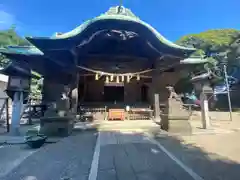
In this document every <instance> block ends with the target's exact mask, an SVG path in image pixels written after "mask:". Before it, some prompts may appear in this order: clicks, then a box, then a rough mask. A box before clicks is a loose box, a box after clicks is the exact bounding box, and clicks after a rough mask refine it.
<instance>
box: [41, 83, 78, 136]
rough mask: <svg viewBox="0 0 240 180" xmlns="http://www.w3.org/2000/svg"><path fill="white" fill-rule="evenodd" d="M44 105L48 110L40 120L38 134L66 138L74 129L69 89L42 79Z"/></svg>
mask: <svg viewBox="0 0 240 180" xmlns="http://www.w3.org/2000/svg"><path fill="white" fill-rule="evenodd" d="M43 89H44V96H43V100H44V103H45V104H47V105H48V109H47V110H46V112H45V113H44V116H43V117H42V118H40V133H41V134H44V135H46V136H67V135H69V134H70V133H71V132H72V130H73V127H74V119H75V118H74V116H73V113H72V111H71V109H70V100H69V97H68V95H69V91H70V88H69V87H68V86H66V85H63V84H56V83H53V82H48V80H47V79H44V87H43Z"/></svg>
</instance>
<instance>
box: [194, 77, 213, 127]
mask: <svg viewBox="0 0 240 180" xmlns="http://www.w3.org/2000/svg"><path fill="white" fill-rule="evenodd" d="M194 85H195V90H196V91H197V93H198V94H200V105H201V120H202V127H203V128H204V129H208V128H210V127H211V123H210V118H209V108H208V95H209V94H211V95H212V94H213V90H212V88H211V87H210V85H209V80H208V79H201V78H199V79H197V80H195V82H194Z"/></svg>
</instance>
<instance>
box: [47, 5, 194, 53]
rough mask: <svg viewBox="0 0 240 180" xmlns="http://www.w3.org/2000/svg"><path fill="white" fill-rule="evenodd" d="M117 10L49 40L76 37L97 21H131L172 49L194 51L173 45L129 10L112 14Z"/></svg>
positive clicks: (109, 11) (111, 9)
mask: <svg viewBox="0 0 240 180" xmlns="http://www.w3.org/2000/svg"><path fill="white" fill-rule="evenodd" d="M114 8H115V9H117V8H118V6H117V7H111V8H110V9H109V10H108V11H107V12H106V13H104V14H101V15H100V16H98V17H95V18H93V19H91V20H87V21H85V22H84V23H83V24H81V25H80V26H78V27H76V28H75V29H73V30H72V31H69V32H66V33H63V34H55V36H53V37H51V39H66V38H70V37H73V36H76V35H78V34H80V33H81V32H83V31H84V30H85V29H86V28H87V27H88V26H89V25H91V24H93V23H95V22H97V21H101V20H111V19H112V20H114V19H116V20H120V21H132V22H135V23H139V24H141V25H143V26H145V27H147V28H148V29H149V30H150V31H152V33H154V34H155V36H156V37H157V38H158V39H159V41H161V42H162V43H164V44H166V45H168V46H170V47H173V48H177V49H182V50H192V51H195V50H196V49H195V48H190V47H184V46H180V45H177V44H175V43H173V42H172V41H170V40H168V39H166V38H165V37H164V36H162V35H161V34H160V33H159V32H158V31H157V30H156V29H155V28H153V27H152V26H151V25H150V24H148V23H146V22H144V21H142V20H141V19H139V18H138V17H137V16H135V15H134V14H133V13H132V12H131V10H129V9H127V8H125V9H124V11H123V12H120V13H119V12H114V11H113V9H114Z"/></svg>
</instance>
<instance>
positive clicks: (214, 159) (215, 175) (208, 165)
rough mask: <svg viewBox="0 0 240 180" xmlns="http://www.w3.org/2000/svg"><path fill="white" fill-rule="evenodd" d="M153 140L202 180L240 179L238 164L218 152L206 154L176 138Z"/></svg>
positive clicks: (161, 137)
mask: <svg viewBox="0 0 240 180" xmlns="http://www.w3.org/2000/svg"><path fill="white" fill-rule="evenodd" d="M154 139H155V140H156V141H157V142H159V143H160V144H161V145H162V146H164V147H165V148H166V149H167V150H168V151H170V152H171V153H172V154H174V155H175V156H176V157H177V158H178V159H179V160H180V161H182V162H183V163H184V164H185V165H187V166H188V167H190V168H192V169H193V170H194V172H196V173H197V174H198V175H200V176H201V177H202V178H203V179H209V180H239V179H240V174H239V171H240V164H239V163H238V162H234V161H232V160H229V159H228V158H227V157H223V156H221V155H219V154H218V152H216V153H208V152H206V151H204V150H203V149H201V148H199V147H196V146H194V145H193V144H186V143H185V142H184V141H183V140H181V138H179V137H177V136H155V137H154ZM219 143H224V142H219ZM229 148H231V147H229Z"/></svg>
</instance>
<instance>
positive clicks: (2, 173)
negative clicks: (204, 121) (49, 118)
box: [0, 122, 240, 180]
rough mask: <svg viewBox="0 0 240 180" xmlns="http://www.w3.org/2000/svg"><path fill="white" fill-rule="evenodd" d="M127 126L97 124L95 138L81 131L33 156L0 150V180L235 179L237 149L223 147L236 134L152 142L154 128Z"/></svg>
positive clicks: (11, 149) (10, 149) (12, 148)
mask: <svg viewBox="0 0 240 180" xmlns="http://www.w3.org/2000/svg"><path fill="white" fill-rule="evenodd" d="M132 123H133V122H129V123H121V122H115V123H114V122H112V123H105V124H103V125H102V126H101V124H98V125H97V126H98V128H99V132H96V131H94V130H92V131H80V132H77V133H76V134H73V135H72V136H70V137H67V138H64V139H62V140H61V141H59V142H58V143H55V144H46V145H45V146H44V147H42V148H40V149H38V150H31V149H26V146H25V145H13V146H12V145H10V146H8V145H7V146H0V159H1V161H0V179H1V180H79V179H80V180H108V179H109V180H114V179H116V180H125V179H131V180H132V179H133V180H159V179H164V180H188V179H189V180H203V179H204V180H215V179H216V180H239V179H240V174H239V171H240V165H239V163H240V156H239V155H238V154H239V153H238V150H240V145H238V143H235V144H234V143H228V142H230V141H231V139H233V142H237V140H238V137H239V136H240V132H233V133H222V134H219V135H216V134H215V135H213V134H211V135H210V134H204V135H200V136H198V135H194V136H188V137H183V136H182V137H180V136H174V135H173V136H169V135H166V134H164V136H159V137H158V136H155V137H153V136H151V133H150V132H151V130H152V129H154V128H156V125H154V124H152V123H151V122H142V123H140V122H135V128H133V124H132ZM129 127H131V128H129ZM77 128H82V127H80V126H78V127H77ZM237 133H238V134H237ZM159 134H161V133H159ZM200 137H201V138H200ZM221 139H222V140H223V141H224V142H225V143H226V145H225V144H224V143H219V141H221ZM214 144H215V145H216V147H215V145H214ZM227 145H229V147H228V146H227ZM222 149H224V150H222ZM228 149H229V150H228ZM229 153H230V154H231V153H233V154H234V155H233V156H232V157H230V156H228V154H229ZM31 178H35V179H31Z"/></svg>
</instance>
